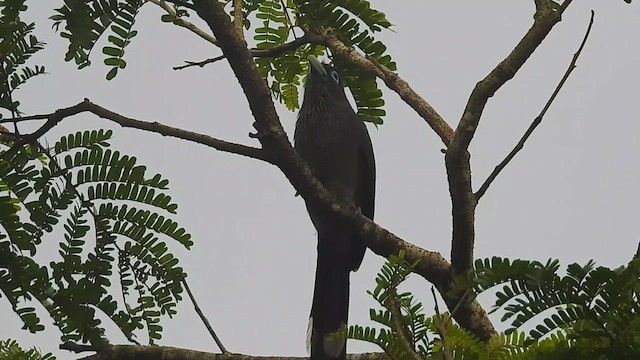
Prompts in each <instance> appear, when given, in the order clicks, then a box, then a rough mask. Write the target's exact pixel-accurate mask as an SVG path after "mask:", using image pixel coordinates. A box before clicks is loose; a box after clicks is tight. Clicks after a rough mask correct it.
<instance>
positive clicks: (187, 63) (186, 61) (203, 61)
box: [173, 55, 224, 70]
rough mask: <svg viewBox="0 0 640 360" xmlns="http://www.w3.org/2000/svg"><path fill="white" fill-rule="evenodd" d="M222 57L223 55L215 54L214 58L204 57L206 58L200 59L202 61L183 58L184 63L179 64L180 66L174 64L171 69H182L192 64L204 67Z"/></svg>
mask: <svg viewBox="0 0 640 360" xmlns="http://www.w3.org/2000/svg"><path fill="white" fill-rule="evenodd" d="M222 59H224V55H220V56H216V57H214V58H210V59H206V60H202V61H189V60H185V63H186V64H185V65H180V66H174V67H173V70H182V69H186V68H189V67H192V66H198V67H204V66H205V65H207V64H211V63H214V62H216V61H220V60H222Z"/></svg>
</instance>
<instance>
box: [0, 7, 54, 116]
mask: <svg viewBox="0 0 640 360" xmlns="http://www.w3.org/2000/svg"><path fill="white" fill-rule="evenodd" d="M25 1H26V0H0V34H1V35H2V40H0V78H2V88H1V89H0V108H2V109H6V110H8V111H9V112H11V113H12V114H14V115H18V114H20V111H19V110H18V107H19V105H20V102H19V101H14V100H13V96H12V95H13V92H14V91H15V90H17V89H18V88H19V87H20V86H21V85H23V84H24V83H25V82H26V81H27V80H29V79H31V78H33V77H35V76H38V75H42V74H45V73H46V71H45V68H44V66H38V65H36V66H35V67H29V66H26V65H25V63H26V61H27V60H28V59H29V58H31V57H32V56H33V55H34V54H35V53H37V52H38V51H40V50H42V49H43V48H44V45H45V44H44V43H43V42H41V41H39V40H38V38H37V37H36V36H35V35H33V30H34V28H35V23H29V24H27V23H25V22H23V21H22V20H21V19H20V12H22V11H25V10H26V9H27V6H26V5H25Z"/></svg>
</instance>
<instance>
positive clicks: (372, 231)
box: [193, 0, 496, 340]
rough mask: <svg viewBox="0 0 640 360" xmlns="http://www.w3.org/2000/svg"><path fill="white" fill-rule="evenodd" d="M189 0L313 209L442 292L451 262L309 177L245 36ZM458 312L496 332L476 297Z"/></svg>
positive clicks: (264, 138)
mask: <svg viewBox="0 0 640 360" xmlns="http://www.w3.org/2000/svg"><path fill="white" fill-rule="evenodd" d="M193 2H194V6H195V8H196V11H197V13H198V15H199V16H200V17H201V18H202V19H203V20H204V21H205V22H207V24H208V25H209V27H210V28H211V30H212V31H213V33H214V35H215V36H216V38H217V39H218V41H219V45H220V48H221V49H222V52H223V54H224V55H225V57H226V59H227V61H228V62H229V65H230V66H231V69H232V70H233V72H234V74H235V76H236V78H237V79H238V82H239V83H240V86H241V87H242V89H243V91H244V93H245V97H246V98H247V101H248V102H249V108H250V109H251V112H252V114H253V117H254V119H255V122H254V124H253V125H254V127H255V128H256V130H257V131H258V132H257V135H255V137H256V138H257V139H258V140H259V141H260V143H261V144H262V147H263V149H264V150H265V151H266V152H267V153H268V154H269V155H270V156H271V159H272V160H273V164H275V165H276V166H278V167H279V168H280V170H281V171H282V173H283V174H284V175H285V176H286V177H287V179H288V180H289V181H290V182H291V184H292V185H293V187H294V188H295V189H296V190H297V191H298V193H299V194H300V195H302V197H303V198H304V199H305V201H307V202H308V203H310V204H313V206H314V207H316V208H317V209H318V210H319V211H323V212H325V213H326V214H327V215H329V216H332V217H333V218H334V220H335V221H336V222H337V223H341V224H342V225H343V226H345V227H350V228H351V229H353V230H354V231H357V232H358V233H359V234H360V235H361V237H362V238H363V239H366V241H367V246H368V247H369V248H370V249H371V250H372V251H373V252H375V253H376V254H378V255H381V256H384V257H387V256H390V255H393V254H397V253H398V252H399V251H400V250H404V251H405V253H406V258H407V261H409V262H411V263H418V266H417V267H416V269H415V271H414V272H415V273H417V274H419V275H421V276H423V277H424V278H425V279H427V280H428V281H429V282H431V283H433V284H434V285H435V286H436V287H437V288H438V290H440V291H441V292H442V293H444V292H446V291H447V290H448V288H449V285H450V283H451V267H450V265H449V263H448V262H447V261H446V260H445V259H444V258H443V257H442V256H441V255H440V254H438V253H436V252H431V251H427V250H425V249H422V248H419V247H417V246H415V245H413V244H411V243H408V242H406V241H404V240H402V239H400V238H399V237H397V236H396V235H394V234H392V233H390V232H389V231H387V230H386V229H383V228H382V227H380V226H379V225H377V224H375V223H374V222H372V221H371V220H369V219H367V218H366V217H364V216H362V215H361V214H360V213H359V212H358V211H355V210H354V209H353V208H352V207H349V206H347V205H345V204H342V203H339V202H337V201H335V200H334V199H333V197H332V196H331V195H330V194H329V192H327V190H326V189H325V188H324V187H323V186H322V185H321V184H320V182H319V181H318V180H317V179H316V178H315V177H313V175H312V174H311V171H310V170H309V168H308V167H307V165H306V164H305V163H304V162H303V161H302V160H301V159H300V158H299V157H298V155H297V154H296V152H295V150H294V149H293V147H292V146H291V143H290V142H289V139H288V137H287V135H286V134H285V132H284V130H283V128H282V125H281V124H280V119H279V118H278V114H277V113H276V111H275V107H274V104H273V101H272V98H271V93H270V91H269V88H268V87H267V83H266V82H265V81H264V79H263V78H262V77H261V76H260V73H259V72H258V69H257V67H256V64H255V62H254V61H253V55H252V54H251V51H250V50H249V49H247V44H246V42H245V41H244V39H242V38H241V37H240V36H239V35H238V34H237V32H236V31H235V30H234V28H233V25H232V23H231V21H230V19H229V15H227V14H226V13H225V11H224V9H223V8H222V5H221V4H220V3H219V2H218V1H214V0H194V1H193ZM418 260H420V261H418ZM456 299H457V298H456V297H449V298H448V300H449V302H448V304H449V303H452V304H454V305H452V306H455V304H457V300H456ZM458 314H460V316H459V317H458V318H456V320H458V322H459V323H460V324H461V325H462V326H463V327H465V328H466V329H469V330H470V331H471V332H473V333H474V334H476V335H477V336H478V337H479V338H481V339H483V340H487V339H489V338H490V337H491V336H493V335H494V334H495V333H496V332H495V329H494V328H493V325H492V324H491V321H490V320H489V318H488V317H487V314H486V312H485V311H484V310H483V309H482V307H480V305H479V304H478V303H477V302H475V301H474V302H469V303H465V307H464V309H461V311H459V312H458Z"/></svg>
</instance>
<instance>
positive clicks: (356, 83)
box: [245, 0, 396, 124]
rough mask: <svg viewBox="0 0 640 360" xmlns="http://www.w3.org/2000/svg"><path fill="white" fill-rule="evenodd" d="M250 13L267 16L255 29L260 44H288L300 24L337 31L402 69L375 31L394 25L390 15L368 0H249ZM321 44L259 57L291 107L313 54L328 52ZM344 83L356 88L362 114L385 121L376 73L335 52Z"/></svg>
mask: <svg viewBox="0 0 640 360" xmlns="http://www.w3.org/2000/svg"><path fill="white" fill-rule="evenodd" d="M246 3H247V4H246V7H245V10H246V12H245V14H246V15H247V16H251V15H252V16H255V18H256V19H257V20H258V21H259V22H261V24H260V26H259V27H256V28H255V29H254V35H253V39H254V41H255V42H256V48H257V49H269V48H274V47H278V46H282V45H284V44H286V43H287V42H289V41H292V40H294V39H295V37H296V36H295V29H296V28H298V29H299V28H302V29H303V30H304V31H312V32H316V33H319V34H326V33H331V34H333V35H335V36H337V37H338V38H339V39H340V40H341V41H343V42H344V43H345V44H346V45H347V46H350V47H354V48H358V49H359V50H361V51H362V52H363V53H364V54H366V55H367V56H370V57H372V58H374V59H376V60H377V61H378V62H379V63H380V64H382V65H385V66H387V67H388V68H389V69H391V70H396V64H395V63H394V62H393V61H392V60H391V57H390V56H389V55H387V54H386V46H385V45H384V44H383V43H382V42H380V41H377V40H375V39H374V37H373V33H374V32H378V31H381V30H382V29H386V28H389V27H390V26H391V23H390V22H389V21H388V20H387V19H386V17H385V15H384V14H383V13H382V12H380V11H378V10H375V9H372V8H371V6H370V4H369V2H368V1H363V0H337V1H293V0H287V1H280V0H267V1H247V2H246ZM325 51H326V50H325V49H324V48H323V47H321V46H311V45H305V46H301V47H298V48H296V49H294V50H291V51H288V52H285V53H284V54H282V55H279V56H277V57H272V58H266V57H261V58H257V59H256V63H257V64H258V69H259V70H260V72H261V74H262V75H263V77H264V78H265V79H266V80H267V81H268V82H269V84H270V88H271V90H272V92H273V94H274V96H275V98H276V99H279V100H280V101H281V102H282V103H284V104H285V105H286V106H287V108H289V109H290V110H295V109H297V108H298V107H299V100H298V98H299V90H298V88H299V86H300V84H301V83H302V75H303V74H304V73H305V72H306V71H308V66H307V57H308V56H309V55H313V56H320V55H323V54H324V53H325ZM333 61H334V65H335V66H336V68H337V69H338V70H339V71H340V73H341V78H342V79H343V83H344V84H345V85H346V86H348V87H349V88H350V89H351V92H352V94H353V96H354V99H355V101H356V105H357V107H358V114H359V115H360V116H361V117H362V119H363V120H365V121H370V122H373V123H376V124H381V123H382V117H383V116H384V115H385V111H384V109H383V107H384V99H383V98H382V92H381V91H380V89H379V88H378V85H377V82H376V79H375V77H374V76H373V75H371V74H369V73H367V72H364V71H362V70H361V69H359V68H357V67H355V66H354V65H352V64H351V63H349V62H347V61H345V60H343V59H340V58H338V57H333Z"/></svg>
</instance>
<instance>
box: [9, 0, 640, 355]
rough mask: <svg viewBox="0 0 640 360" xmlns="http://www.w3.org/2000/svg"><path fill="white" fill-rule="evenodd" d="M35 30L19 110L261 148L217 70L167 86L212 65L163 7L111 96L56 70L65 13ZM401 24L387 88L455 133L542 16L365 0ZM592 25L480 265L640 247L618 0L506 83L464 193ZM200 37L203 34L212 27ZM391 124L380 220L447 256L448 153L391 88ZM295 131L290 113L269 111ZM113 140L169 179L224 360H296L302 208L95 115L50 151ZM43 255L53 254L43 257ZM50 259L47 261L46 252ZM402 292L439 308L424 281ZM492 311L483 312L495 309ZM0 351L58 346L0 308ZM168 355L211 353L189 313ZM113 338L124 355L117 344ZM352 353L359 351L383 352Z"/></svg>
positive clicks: (481, 230) (489, 209) (241, 166)
mask: <svg viewBox="0 0 640 360" xmlns="http://www.w3.org/2000/svg"><path fill="white" fill-rule="evenodd" d="M31 3H32V5H31V8H30V9H29V17H30V19H33V20H34V21H37V22H38V26H37V34H38V36H39V37H40V38H42V39H43V40H44V41H46V42H47V43H48V44H49V45H48V47H47V48H46V50H45V51H43V52H42V54H40V55H39V56H38V57H37V58H36V59H35V60H36V62H37V63H39V64H44V65H46V66H47V70H48V71H49V72H50V73H51V74H50V75H48V76H46V77H41V78H39V79H37V80H34V81H32V82H30V83H29V85H27V86H26V87H25V88H24V89H23V90H21V91H20V93H19V95H18V97H19V99H20V101H21V102H22V104H23V106H24V107H23V111H25V112H27V114H35V113H49V112H52V111H54V110H56V109H58V108H61V107H66V106H70V105H73V104H76V103H78V102H80V101H81V100H82V99H83V98H85V97H86V98H89V99H91V100H92V101H94V102H96V103H97V104H100V105H102V106H105V107H107V108H109V109H111V110H113V111H115V112H118V113H120V114H123V115H126V116H130V117H135V118H139V119H143V120H150V121H158V122H161V123H164V124H167V125H172V126H177V127H180V128H184V129H188V130H192V131H199V132H203V133H206V134H210V135H212V136H215V137H218V138H222V139H225V140H230V141H236V142H242V143H245V144H250V145H254V146H258V145H259V144H258V143H257V141H255V140H253V139H249V138H248V137H247V134H248V133H249V132H251V131H252V130H253V129H252V127H251V124H252V122H253V119H252V118H251V116H250V113H249V111H248V109H247V102H246V100H245V98H244V96H243V94H242V91H241V89H240V87H239V85H238V83H237V81H236V79H235V78H234V76H233V73H232V71H231V69H230V68H229V66H228V64H227V63H226V62H218V63H215V64H213V65H208V66H206V67H205V68H202V69H200V68H192V69H188V70H182V71H173V70H172V69H171V67H172V66H176V65H180V64H181V63H182V62H183V61H184V60H202V59H205V58H207V57H212V56H216V55H219V54H220V51H219V50H218V49H216V48H212V47H211V46H210V44H208V43H206V42H204V41H202V40H201V39H200V38H198V37H196V36H194V35H193V34H191V33H189V32H187V31H185V30H183V29H180V28H177V27H174V26H172V25H169V24H164V23H161V22H160V21H159V17H160V15H161V14H162V11H161V9H159V8H157V7H156V6H154V5H153V4H148V5H146V6H145V7H144V8H143V11H142V12H141V13H140V15H139V18H138V22H137V24H136V29H137V30H138V31H139V35H138V37H137V38H135V39H134V41H133V43H132V44H131V45H130V46H129V47H128V48H127V54H126V60H127V62H128V67H127V69H126V70H125V71H122V72H121V73H120V74H119V75H118V77H117V78H116V79H115V80H114V81H111V82H107V81H105V80H104V75H105V74H106V72H107V71H108V69H107V68H106V67H104V66H103V65H102V60H103V59H102V57H101V54H99V52H98V51H96V52H95V55H96V56H95V57H94V58H93V60H94V61H93V63H94V65H93V66H92V67H90V68H89V69H85V70H82V71H77V70H76V68H75V65H73V64H71V63H65V62H64V61H63V56H64V52H65V51H66V45H67V44H66V42H65V41H63V39H61V38H59V36H58V35H56V34H55V33H54V32H53V31H52V30H51V27H50V24H51V22H50V21H49V20H46V18H47V17H48V16H50V15H51V14H52V13H53V10H52V9H53V8H54V7H56V6H59V3H60V1H48V2H42V1H41V2H39V3H42V4H45V3H48V5H39V7H36V6H34V5H33V4H35V3H36V2H31ZM373 4H374V6H376V7H378V8H379V9H381V10H383V11H384V12H385V13H386V14H387V16H388V18H389V20H390V21H391V22H392V23H393V24H395V26H394V27H393V30H394V31H393V32H390V31H386V32H384V33H382V34H381V35H379V36H380V38H381V39H382V40H383V41H384V42H385V43H386V44H387V46H388V48H389V51H390V54H391V55H392V56H393V57H394V59H395V60H396V61H397V63H398V73H399V74H400V75H401V76H402V77H404V78H405V79H406V80H407V81H408V82H409V83H410V84H411V85H412V86H413V88H414V89H416V90H417V91H418V92H419V93H421V94H422V96H423V97H424V98H425V99H426V100H427V101H429V102H430V103H431V105H433V106H434V107H435V108H436V109H437V111H439V113H440V114H441V115H442V116H443V117H444V118H445V119H446V120H447V121H448V122H449V123H450V124H451V125H455V124H456V123H457V121H458V118H459V117H460V115H461V113H462V111H463V109H464V105H465V103H466V100H467V98H468V96H469V94H470V92H471V89H472V88H473V86H474V85H475V83H476V82H477V81H479V80H480V79H481V78H482V77H484V76H485V75H486V74H487V73H488V72H489V71H490V70H491V69H492V68H493V67H494V66H495V65H496V64H497V63H498V62H499V61H500V60H502V59H503V58H504V56H505V55H506V54H507V53H508V52H509V51H510V50H511V49H512V48H513V46H514V44H515V43H516V42H517V41H518V40H519V39H520V37H521V36H522V35H523V34H524V33H525V31H526V30H527V29H528V28H529V27H530V25H531V23H532V14H533V1H482V2H479V1H418V0H412V1H409V0H407V1H402V2H397V1H374V2H373ZM590 9H594V10H595V11H596V18H595V25H594V27H593V31H592V35H591V38H590V40H589V42H588V43H587V46H586V48H585V50H584V52H583V53H582V56H581V58H580V59H579V61H578V68H577V69H576V70H575V72H574V73H573V75H572V77H571V78H570V79H569V81H568V82H567V84H566V86H565V88H564V89H563V91H562V93H561V94H560V96H558V98H557V100H556V102H555V103H554V104H553V106H552V108H551V110H550V111H549V112H548V114H547V115H546V117H545V119H544V121H543V124H542V125H541V126H540V127H539V129H538V130H537V131H536V132H535V133H534V135H533V136H532V138H531V139H530V141H529V142H528V144H527V145H526V147H525V149H524V150H523V151H522V152H521V153H520V154H519V155H518V156H517V158H516V159H515V160H514V161H513V162H512V163H511V164H510V165H509V166H508V167H507V168H506V169H505V171H504V172H503V173H502V174H501V175H500V177H499V178H498V179H497V180H496V181H495V183H494V184H493V185H492V187H491V188H490V189H489V191H488V193H487V194H486V195H485V196H484V197H483V199H482V200H481V202H480V204H479V206H478V208H477V215H476V218H477V224H476V234H477V237H476V247H475V248H476V256H477V257H488V256H492V255H499V256H506V257H511V258H526V259H536V260H546V259H548V258H550V257H553V258H559V259H560V260H561V261H562V263H563V264H565V265H566V264H568V263H571V262H580V263H584V262H586V261H587V260H589V259H594V260H596V261H597V262H598V263H599V264H603V265H606V266H617V265H620V264H622V263H624V262H626V261H628V260H629V259H630V258H631V256H632V254H633V252H634V251H635V249H636V246H637V244H638V240H639V239H640V229H639V228H638V225H637V224H638V203H640V189H639V187H638V184H640V166H639V165H638V157H637V154H638V153H639V152H640V141H638V140H640V121H638V120H640V116H639V115H640V110H639V107H638V101H639V100H640V99H639V96H638V91H637V86H638V83H639V82H640V67H639V66H638V64H640V50H639V49H638V38H639V35H640V11H639V9H638V5H637V4H635V3H634V4H632V5H627V4H625V3H624V2H623V1H622V0H617V1H601V0H599V1H598V0H583V1H574V3H573V4H572V6H571V7H570V8H569V10H568V11H567V12H566V14H565V16H564V20H563V21H562V22H561V23H560V24H558V25H557V26H556V27H555V29H554V30H553V32H552V33H551V34H550V35H549V36H548V38H547V39H546V40H545V42H544V43H543V45H542V46H541V47H540V48H539V49H538V51H537V52H536V53H535V54H534V55H533V56H532V57H531V59H530V60H529V62H528V63H527V64H526V65H525V66H524V67H523V69H522V70H521V71H520V72H519V73H518V74H517V76H516V77H515V78H514V79H513V80H512V81H510V82H509V83H508V84H507V85H506V86H504V87H503V88H502V89H501V90H500V91H499V92H498V93H497V94H496V95H495V96H494V97H493V98H492V99H491V100H490V101H489V104H488V105H487V108H486V110H485V113H484V116H483V118H482V121H481V124H480V127H479V130H478V133H477V135H476V137H475V139H474V141H473V143H472V146H471V151H472V166H473V168H472V169H473V179H474V185H475V188H476V189H477V187H478V186H479V185H480V184H481V183H482V181H483V180H484V179H485V177H486V176H487V175H488V174H489V173H490V171H491V170H492V169H493V167H494V166H495V165H496V164H497V163H498V162H499V161H500V160H501V159H502V158H503V157H504V156H505V154H506V153H507V152H508V151H509V150H510V149H511V148H512V147H513V145H514V144H515V143H516V142H517V140H518V139H519V138H520V136H521V135H522V133H523V132H524V130H525V129H526V128H527V127H528V126H529V124H530V123H531V121H532V120H533V118H534V117H535V116H536V115H537V114H538V113H539V111H540V109H541V108H542V106H543V105H544V103H545V102H546V100H547V98H548V97H549V95H550V94H551V92H552V90H553V89H554V87H555V86H556V84H557V82H558V81H559V80H560V78H561V77H562V75H563V73H564V71H565V69H566V67H567V65H568V63H569V61H570V60H571V57H572V55H573V53H574V52H575V50H576V49H577V46H578V44H579V42H580V40H581V39H582V37H583V34H584V31H585V29H586V25H587V23H588V20H589V10H590ZM207 31H208V29H207ZM384 94H385V99H386V102H387V107H386V110H387V114H388V115H387V117H386V118H385V124H384V125H383V126H380V127H379V128H378V129H375V128H374V127H372V126H370V127H369V131H370V133H371V136H372V139H373V143H374V148H375V152H376V160H377V168H378V194H377V204H376V205H377V208H376V222H378V223H379V224H380V225H382V226H384V227H386V228H387V229H389V230H391V231H392V232H394V233H395V234H397V235H399V236H401V237H403V238H404V239H406V240H407V241H410V242H413V243H415V244H416V245H419V246H421V247H423V248H426V249H429V250H434V251H439V252H442V253H443V254H444V255H445V256H446V257H448V253H449V248H450V245H449V244H450V238H451V216H450V213H451V206H450V200H449V193H448V190H447V182H446V177H445V171H444V163H443V155H442V154H441V152H440V149H441V148H442V144H441V142H440V141H439V139H438V138H437V137H436V136H435V134H434V133H433V132H432V131H431V129H430V128H429V127H428V126H427V125H426V123H425V121H424V120H422V119H421V118H419V117H418V116H417V115H416V114H415V113H414V112H413V110H411V109H410V108H409V107H408V106H407V105H405V104H404V103H403V102H402V101H401V100H400V99H399V97H398V96H397V95H396V94H395V93H393V92H391V91H388V90H386V89H385V90H384ZM279 114H280V116H281V121H282V123H283V125H284V126H285V128H286V130H287V132H288V133H289V134H290V135H292V134H293V128H294V124H295V114H293V113H291V112H288V111H287V110H286V109H284V108H283V107H280V108H279ZM94 128H113V129H114V131H115V140H114V142H113V144H114V147H116V148H118V149H120V150H121V151H123V152H125V153H131V154H135V155H136V156H137V157H138V158H139V160H140V161H141V162H142V163H145V164H147V165H148V166H149V168H150V170H152V171H154V172H160V173H162V174H163V175H165V176H166V177H168V178H169V179H170V181H171V184H170V186H171V194H172V195H173V198H174V200H175V201H176V202H177V203H178V204H179V209H178V211H179V215H178V217H177V220H178V222H179V223H180V224H181V225H182V226H183V227H185V228H186V229H187V230H188V231H190V232H191V233H192V234H193V239H194V241H195V246H194V251H190V252H187V251H183V250H182V249H180V247H178V246H173V245H177V244H171V243H170V244H169V245H171V247H172V249H174V251H176V253H177V254H178V255H179V256H180V258H181V261H182V265H183V266H184V268H185V269H186V270H187V272H188V273H189V281H190V284H191V287H192V289H193V291H194V292H195V294H196V296H197V298H198V300H199V302H200V305H201V306H202V308H203V310H204V311H205V312H206V314H207V315H208V317H209V320H210V321H211V323H212V324H213V326H214V328H215V329H216V330H217V332H218V333H219V335H220V337H221V338H222V341H223V342H224V344H225V346H226V347H227V349H228V350H230V351H233V352H239V353H246V354H254V355H298V356H302V355H304V354H305V335H306V326H307V318H308V314H309V309H310V305H311V296H312V289H313V278H314V271H315V256H316V254H315V242H316V239H315V230H314V228H313V226H312V224H311V222H310V221H309V220H308V217H307V214H306V211H305V209H304V204H303V201H302V199H301V198H299V197H298V198H296V197H294V193H295V191H294V189H293V188H292V187H291V185H290V184H289V183H288V181H287V180H286V178H285V177H284V176H283V175H282V174H281V173H280V172H279V171H278V169H277V168H275V167H274V166H270V165H266V164H264V163H261V162H258V161H254V160H251V159H247V158H242V157H238V156H234V155H229V154H225V153H220V152H216V151H214V150H212V149H210V148H206V147H203V146H199V145H194V144H190V143H186V142H184V141H179V140H175V139H171V138H166V137H162V136H159V135H154V134H150V133H145V132H142V131H139V130H130V129H121V128H118V127H114V125H113V124H111V123H109V122H106V121H104V120H100V119H96V118H95V117H94V116H91V115H81V116H76V117H74V118H72V119H67V120H65V121H64V122H63V123H62V124H61V125H59V126H57V127H56V128H55V129H53V131H51V132H50V133H49V134H48V135H47V137H46V139H47V140H48V141H49V142H50V143H53V142H55V141H56V140H57V139H58V138H59V136H61V135H63V134H66V133H68V132H75V131H76V130H84V129H94ZM52 245H54V244H52ZM54 248H55V245H54ZM382 261H383V259H381V258H380V257H378V256H376V255H374V254H373V253H371V252H370V251H369V252H368V253H367V255H366V257H365V261H364V264H363V266H362V267H361V268H360V270H359V271H358V272H357V273H355V274H354V275H353V276H352V295H351V312H350V322H351V323H352V324H353V323H358V324H369V321H368V313H369V312H368V309H369V308H370V307H371V306H373V301H372V300H371V299H370V297H369V295H367V294H366V292H365V291H366V290H367V289H371V288H373V286H374V277H375V274H376V272H377V271H378V269H379V267H380V265H381V264H382ZM407 288H408V289H409V290H411V291H413V292H414V293H415V294H416V295H417V296H418V297H419V298H421V299H423V300H424V301H425V306H426V307H427V309H428V310H429V311H432V309H433V301H432V300H431V299H430V295H429V294H430V292H429V284H428V283H426V282H424V281H423V280H422V279H421V278H418V277H414V278H413V279H412V280H411V281H410V282H409V284H408V287H407ZM486 305H489V304H488V303H486ZM0 319H1V321H0V323H1V324H2V326H0V338H7V337H11V338H14V339H18V340H19V341H20V342H21V343H22V345H24V346H31V345H36V346H39V347H40V348H41V349H42V350H43V351H45V352H46V351H54V352H55V353H56V355H58V356H59V357H60V358H62V359H72V358H76V357H78V356H76V355H73V354H70V353H65V352H61V351H59V350H57V345H58V338H59V332H58V331H57V330H56V329H55V328H53V326H52V325H51V322H50V320H49V319H47V318H46V317H45V318H44V319H45V325H46V326H47V330H46V331H44V332H42V333H39V334H36V335H31V334H29V333H27V332H24V331H21V330H20V327H21V324H20V322H19V319H18V318H17V316H15V315H14V314H13V313H12V312H11V310H10V306H9V303H8V302H7V301H6V300H5V299H4V298H3V299H0ZM163 325H164V327H165V332H164V337H163V339H162V341H161V344H163V345H171V346H177V347H185V348H192V349H198V350H204V351H217V348H216V346H215V344H214V343H213V341H212V340H211V339H210V337H209V335H208V334H207V333H206V331H205V329H204V327H203V326H202V324H201V323H200V322H199V320H198V319H197V317H196V315H195V313H194V311H193V310H192V308H191V306H190V304H189V303H188V302H186V301H185V302H184V303H183V304H182V305H181V306H180V308H179V314H178V316H177V317H176V318H175V319H174V320H168V321H165V322H164V323H163ZM110 335H111V336H112V339H113V341H114V342H123V341H124V339H123V338H122V337H121V336H118V333H117V331H111V332H110ZM374 349H375V348H372V347H369V346H364V345H363V344H360V343H357V342H351V343H350V345H349V351H350V352H357V351H363V350H374Z"/></svg>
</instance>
